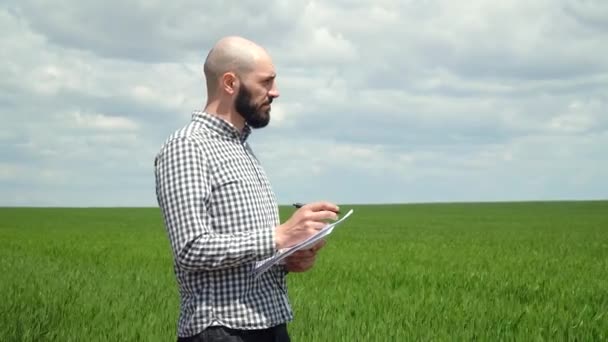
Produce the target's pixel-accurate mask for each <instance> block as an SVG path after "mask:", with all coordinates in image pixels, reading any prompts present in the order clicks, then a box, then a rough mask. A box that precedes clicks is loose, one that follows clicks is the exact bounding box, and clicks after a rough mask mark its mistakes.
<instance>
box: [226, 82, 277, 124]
mask: <svg viewBox="0 0 608 342" xmlns="http://www.w3.org/2000/svg"><path fill="white" fill-rule="evenodd" d="M271 103H272V98H269V99H268V101H266V102H264V103H262V104H261V105H256V104H255V103H254V102H253V101H252V100H251V92H250V91H249V89H247V87H245V86H244V85H241V87H240V88H239V92H238V94H237V95H236V99H235V100H234V107H235V109H236V111H237V112H238V113H239V114H241V116H242V117H243V119H245V122H246V123H247V125H249V126H251V127H252V128H262V127H265V126H266V125H268V122H270V104H271ZM264 105H268V106H269V107H268V109H267V110H263V109H262V107H263V106H264Z"/></svg>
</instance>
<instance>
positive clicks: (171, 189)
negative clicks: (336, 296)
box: [155, 36, 339, 341]
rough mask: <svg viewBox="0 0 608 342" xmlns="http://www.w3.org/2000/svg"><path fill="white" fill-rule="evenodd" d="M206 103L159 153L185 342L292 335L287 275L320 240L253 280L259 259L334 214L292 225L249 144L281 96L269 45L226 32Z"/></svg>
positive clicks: (300, 214) (295, 218) (304, 264)
mask: <svg viewBox="0 0 608 342" xmlns="http://www.w3.org/2000/svg"><path fill="white" fill-rule="evenodd" d="M203 69H204V74H205V79H206V86H207V103H206V106H205V107H204V108H203V109H202V110H194V112H193V113H192V119H191V121H190V122H189V123H188V124H186V126H185V127H182V128H181V129H179V130H177V131H175V132H174V133H173V134H171V135H170V136H169V138H168V139H167V141H166V142H165V144H164V145H163V146H162V147H161V150H160V152H159V153H158V155H157V156H156V159H155V177H156V195H157V200H158V204H159V207H160V208H161V212H162V215H163V220H164V224H165V227H166V230H167V235H168V237H169V241H170V245H171V250H172V255H173V259H174V271H175V275H176V279H177V283H178V287H179V294H180V315H179V319H178V332H177V333H178V341H289V340H290V339H289V334H288V332H287V327H286V324H287V323H288V322H289V321H291V320H292V319H293V313H292V310H291V306H290V303H289V298H288V295H287V286H286V276H287V274H288V273H289V272H305V271H308V270H310V269H311V267H313V265H314V263H315V260H316V256H317V252H318V250H319V249H320V248H322V247H323V245H324V242H320V243H319V244H317V245H316V246H314V247H313V248H312V249H311V250H308V251H302V252H298V253H294V254H293V255H292V256H290V257H289V258H288V259H287V262H286V263H285V264H283V265H277V266H274V267H273V268H272V269H270V270H268V271H267V272H265V273H263V274H262V275H261V276H260V277H259V278H254V277H253V275H252V270H253V267H254V265H255V263H256V262H258V261H261V260H264V259H266V258H268V257H270V256H272V255H273V254H274V253H276V252H277V251H278V250H279V249H282V248H285V247H288V246H291V245H293V244H295V243H297V242H299V241H301V240H303V239H305V238H307V237H309V236H310V235H311V234H314V233H315V232H316V231H318V230H319V229H322V228H323V227H324V226H325V224H326V220H335V219H336V218H337V217H336V212H337V211H338V210H339V208H338V207H337V206H336V205H335V204H333V203H327V202H315V203H310V204H308V205H305V206H303V207H302V208H300V209H298V210H297V211H295V212H294V214H293V215H292V216H291V217H290V218H289V219H288V220H287V221H285V222H284V223H282V224H281V223H280V221H279V212H278V205H277V202H276V198H275V194H274V192H273V190H272V188H271V185H270V182H269V180H268V178H267V176H266V174H265V172H264V170H263V168H262V166H261V165H260V163H259V161H258V160H257V159H256V157H255V155H254V154H253V151H252V149H251V147H250V145H249V143H248V141H247V138H248V137H249V135H250V134H251V132H252V130H253V129H255V128H262V127H265V126H266V125H268V123H269V121H270V112H271V104H272V102H273V100H274V99H276V98H277V97H279V91H278V89H277V85H276V76H277V75H276V71H275V67H274V65H273V63H272V59H271V58H270V56H269V54H268V53H267V51H265V50H264V49H263V48H262V47H260V46H259V45H257V44H255V43H254V42H252V41H250V40H247V39H244V38H242V37H234V36H230V37H226V38H223V39H221V40H219V41H218V42H217V43H216V44H215V45H214V46H213V48H212V49H211V50H210V51H209V54H208V55H207V58H206V60H205V64H204V68H203Z"/></svg>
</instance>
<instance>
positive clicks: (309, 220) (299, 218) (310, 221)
mask: <svg viewBox="0 0 608 342" xmlns="http://www.w3.org/2000/svg"><path fill="white" fill-rule="evenodd" d="M339 210H340V208H338V206H336V205H335V204H332V203H328V202H315V203H310V204H306V205H305V206H303V207H302V208H300V209H298V210H296V212H294V213H293V215H292V216H291V217H290V218H289V219H288V220H287V221H286V222H285V223H283V224H282V225H280V226H278V227H277V228H276V229H275V232H274V241H275V244H276V248H277V249H282V248H286V247H291V246H293V245H295V244H297V243H298V242H301V241H304V240H305V239H307V238H308V237H310V236H311V235H313V234H315V233H316V232H318V231H319V230H321V229H323V228H324V227H325V226H326V225H327V222H325V220H336V219H337V218H338V215H337V214H336V213H337V212H338V211H339Z"/></svg>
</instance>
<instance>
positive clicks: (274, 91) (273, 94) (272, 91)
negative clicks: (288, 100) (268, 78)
mask: <svg viewBox="0 0 608 342" xmlns="http://www.w3.org/2000/svg"><path fill="white" fill-rule="evenodd" d="M279 95H280V94H279V88H277V86H276V85H273V86H272V89H270V91H269V92H268V96H270V97H273V98H276V97H279Z"/></svg>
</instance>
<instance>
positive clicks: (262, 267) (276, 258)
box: [253, 209, 353, 277]
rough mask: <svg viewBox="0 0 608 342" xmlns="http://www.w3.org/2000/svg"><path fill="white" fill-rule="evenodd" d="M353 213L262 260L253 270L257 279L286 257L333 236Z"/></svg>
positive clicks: (348, 213)
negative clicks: (328, 236)
mask: <svg viewBox="0 0 608 342" xmlns="http://www.w3.org/2000/svg"><path fill="white" fill-rule="evenodd" d="M352 213H353V210H352V209H351V210H349V211H348V212H347V213H346V214H345V215H344V216H342V218H340V219H339V220H338V221H336V222H334V223H331V224H328V225H327V226H325V228H323V229H321V230H319V231H318V232H317V233H316V234H314V235H312V236H310V237H309V238H308V239H306V240H304V241H301V242H299V243H297V244H295V245H293V246H291V247H288V248H283V249H281V250H279V251H278V252H277V253H276V254H275V255H273V256H272V257H270V258H268V259H265V260H262V261H260V262H258V263H257V264H256V265H255V268H254V269H253V272H254V274H255V277H258V276H259V275H260V274H262V273H264V272H266V271H267V270H268V269H270V268H271V267H272V266H273V265H275V264H277V263H279V262H280V261H282V260H283V259H285V258H286V257H288V256H289V255H291V254H293V253H294V252H296V251H298V250H301V249H306V248H308V247H311V246H312V245H314V244H315V243H316V242H318V241H319V240H321V239H323V238H324V237H326V236H327V235H329V234H331V232H332V231H333V230H334V228H335V227H336V226H337V225H338V224H340V223H342V222H343V221H344V220H346V218H348V217H349V216H350V214H352Z"/></svg>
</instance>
